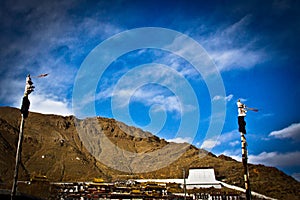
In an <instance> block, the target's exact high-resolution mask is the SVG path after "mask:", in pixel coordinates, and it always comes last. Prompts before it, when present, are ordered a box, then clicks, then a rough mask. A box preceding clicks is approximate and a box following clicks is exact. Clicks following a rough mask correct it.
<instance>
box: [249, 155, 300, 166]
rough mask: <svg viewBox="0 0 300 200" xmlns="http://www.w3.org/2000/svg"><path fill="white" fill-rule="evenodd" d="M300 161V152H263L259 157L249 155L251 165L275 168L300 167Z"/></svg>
mask: <svg viewBox="0 0 300 200" xmlns="http://www.w3.org/2000/svg"><path fill="white" fill-rule="evenodd" d="M299 160H300V151H295V152H287V153H279V152H262V153H260V154H258V155H249V163H253V164H264V165H267V166H275V167H288V166H293V167H296V166H300V162H299Z"/></svg>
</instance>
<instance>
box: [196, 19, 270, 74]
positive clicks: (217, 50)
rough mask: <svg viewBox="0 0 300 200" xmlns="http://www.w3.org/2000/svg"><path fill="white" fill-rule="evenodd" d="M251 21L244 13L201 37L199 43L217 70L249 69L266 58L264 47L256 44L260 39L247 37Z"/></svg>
mask: <svg viewBox="0 0 300 200" xmlns="http://www.w3.org/2000/svg"><path fill="white" fill-rule="evenodd" d="M251 23H253V19H252V16H251V15H246V16H244V17H242V18H241V19H240V20H238V21H236V22H235V23H232V24H229V25H228V26H226V27H224V26H220V28H219V29H218V30H216V31H215V34H211V35H210V36H208V37H205V39H201V44H203V46H204V47H205V49H206V50H207V51H208V53H209V55H210V56H211V58H212V59H213V60H214V62H215V63H216V65H217V67H218V69H219V70H221V71H229V70H233V69H249V68H252V67H254V66H256V65H257V64H259V63H263V62H265V61H266V60H268V54H267V53H266V50H265V49H264V47H261V46H258V45H257V42H258V41H259V40H260V39H259V38H257V36H256V37H253V36H252V37H249V34H250V33H248V31H247V30H248V29H249V26H250V25H251ZM249 32H250V31H249ZM237 33H239V34H237ZM250 38H251V39H250Z"/></svg>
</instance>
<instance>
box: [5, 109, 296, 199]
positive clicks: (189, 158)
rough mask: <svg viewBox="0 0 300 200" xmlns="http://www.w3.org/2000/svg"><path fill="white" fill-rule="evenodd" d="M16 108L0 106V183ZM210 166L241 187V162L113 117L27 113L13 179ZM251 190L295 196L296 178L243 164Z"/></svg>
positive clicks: (170, 172) (130, 174)
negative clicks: (19, 159) (79, 116)
mask: <svg viewBox="0 0 300 200" xmlns="http://www.w3.org/2000/svg"><path fill="white" fill-rule="evenodd" d="M20 119H21V115H20V111H19V109H16V108H10V107H0V151H1V154H0V187H2V188H5V187H7V188H11V182H12V179H13V172H14V165H15V152H16V146H17V140H18V134H19V126H20ZM200 167H213V168H214V169H215V173H216V177H217V179H218V180H222V181H224V182H226V183H229V184H233V185H237V186H240V187H243V186H244V181H243V165H242V163H240V162H237V161H235V160H233V159H232V158H230V157H227V156H225V155H220V156H219V157H217V156H215V155H214V154H212V153H209V152H207V151H205V150H202V149H198V148H196V147H195V146H193V145H190V144H187V143H183V144H182V143H181V144H178V143H170V142H167V141H165V140H164V139H160V138H158V137H156V136H155V135H152V134H151V133H149V132H145V131H143V130H141V129H139V128H135V127H130V126H127V125H126V124H124V123H121V122H118V121H116V120H114V119H108V118H102V117H95V118H86V119H82V120H80V119H76V118H75V117H74V116H67V117H63V116H57V115H43V114H39V113H30V114H29V117H28V118H27V119H26V121H25V126H24V140H23V149H22V164H21V166H20V174H19V180H29V179H30V178H32V177H33V176H35V175H42V176H47V178H48V179H49V180H50V181H90V180H93V178H103V179H104V180H106V181H113V180H117V179H129V178H182V168H185V169H186V170H188V169H189V168H200ZM249 171H250V180H251V189H252V190H253V191H256V192H259V193H261V194H265V195H267V196H270V197H274V198H277V199H300V196H299V194H300V189H299V188H300V183H299V182H298V181H296V180H295V179H293V178H292V177H290V176H288V175H286V174H285V173H283V172H281V171H280V170H278V169H276V168H274V167H266V166H263V165H249Z"/></svg>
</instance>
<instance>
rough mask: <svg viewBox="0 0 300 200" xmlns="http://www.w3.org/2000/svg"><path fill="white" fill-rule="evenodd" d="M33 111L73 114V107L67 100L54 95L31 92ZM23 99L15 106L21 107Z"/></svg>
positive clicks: (30, 98) (31, 107)
mask: <svg viewBox="0 0 300 200" xmlns="http://www.w3.org/2000/svg"><path fill="white" fill-rule="evenodd" d="M29 100H30V108H29V111H31V112H38V113H43V114H56V115H62V116H68V115H73V112H72V110H71V108H70V107H69V104H68V102H67V101H66V100H58V99H57V98H56V97H53V96H45V95H36V94H31V95H30V96H29ZM19 105H21V99H20V101H19V102H17V103H15V105H14V106H16V107H19Z"/></svg>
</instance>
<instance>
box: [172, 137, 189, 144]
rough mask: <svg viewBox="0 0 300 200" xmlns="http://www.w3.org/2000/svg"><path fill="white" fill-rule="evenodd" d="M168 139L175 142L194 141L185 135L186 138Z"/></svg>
mask: <svg viewBox="0 0 300 200" xmlns="http://www.w3.org/2000/svg"><path fill="white" fill-rule="evenodd" d="M167 141H168V142H175V143H192V142H193V139H192V138H190V137H185V138H181V137H177V138H173V139H168V140H167Z"/></svg>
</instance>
